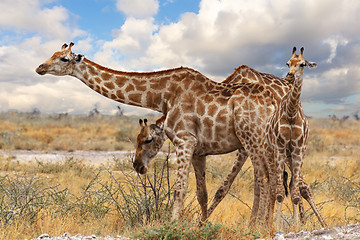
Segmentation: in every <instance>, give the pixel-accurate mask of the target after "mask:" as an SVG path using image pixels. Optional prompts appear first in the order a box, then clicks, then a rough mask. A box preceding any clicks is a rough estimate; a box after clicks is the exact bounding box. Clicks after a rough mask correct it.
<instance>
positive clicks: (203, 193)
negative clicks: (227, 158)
mask: <svg viewBox="0 0 360 240" xmlns="http://www.w3.org/2000/svg"><path fill="white" fill-rule="evenodd" d="M192 164H193V166H194V171H195V177H196V195H197V199H198V202H199V204H200V207H201V220H200V224H202V223H204V222H205V221H206V220H207V217H208V214H207V203H208V194H207V190H206V175H205V174H206V157H205V156H201V157H199V156H194V157H193V160H192Z"/></svg>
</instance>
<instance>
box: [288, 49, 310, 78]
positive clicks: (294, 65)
mask: <svg viewBox="0 0 360 240" xmlns="http://www.w3.org/2000/svg"><path fill="white" fill-rule="evenodd" d="M303 54H304V48H303V47H302V48H301V50H300V54H299V55H297V54H296V47H294V48H293V51H292V56H291V58H290V60H289V61H288V62H287V63H286V65H287V66H288V67H289V68H290V70H289V72H288V74H287V75H286V79H287V80H288V81H290V82H292V81H294V79H295V74H296V73H299V74H303V73H304V68H305V67H306V66H308V67H309V68H315V67H317V64H316V63H314V62H309V61H307V60H305V58H304V56H303Z"/></svg>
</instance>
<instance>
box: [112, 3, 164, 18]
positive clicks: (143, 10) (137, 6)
mask: <svg viewBox="0 0 360 240" xmlns="http://www.w3.org/2000/svg"><path fill="white" fill-rule="evenodd" d="M116 7H117V9H118V10H119V11H122V12H124V13H125V15H126V16H128V17H135V18H149V17H152V16H154V15H155V14H156V13H157V11H158V8H159V1H158V0H117V3H116Z"/></svg>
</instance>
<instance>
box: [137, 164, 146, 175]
mask: <svg viewBox="0 0 360 240" xmlns="http://www.w3.org/2000/svg"><path fill="white" fill-rule="evenodd" d="M136 171H137V172H138V173H140V174H145V173H146V172H147V168H146V167H145V166H141V167H140V168H139V169H136Z"/></svg>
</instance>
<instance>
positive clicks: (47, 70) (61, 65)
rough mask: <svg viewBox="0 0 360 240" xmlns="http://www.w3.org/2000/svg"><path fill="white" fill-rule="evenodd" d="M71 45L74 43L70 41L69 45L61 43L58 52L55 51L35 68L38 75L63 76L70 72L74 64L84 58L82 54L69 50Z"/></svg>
mask: <svg viewBox="0 0 360 240" xmlns="http://www.w3.org/2000/svg"><path fill="white" fill-rule="evenodd" d="M72 46H74V43H70V45H69V46H68V45H67V44H66V43H65V44H64V45H62V47H61V50H60V51H59V52H55V53H54V54H53V55H52V57H51V58H49V59H48V60H46V61H45V62H44V63H43V64H41V65H40V66H39V67H38V68H36V70H35V71H36V72H37V73H38V74H40V75H44V74H52V75H56V76H64V75H69V74H71V73H72V72H73V70H74V68H75V66H76V65H77V64H80V63H81V62H82V60H83V59H84V56H83V55H81V54H75V53H72V52H71V48H72Z"/></svg>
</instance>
